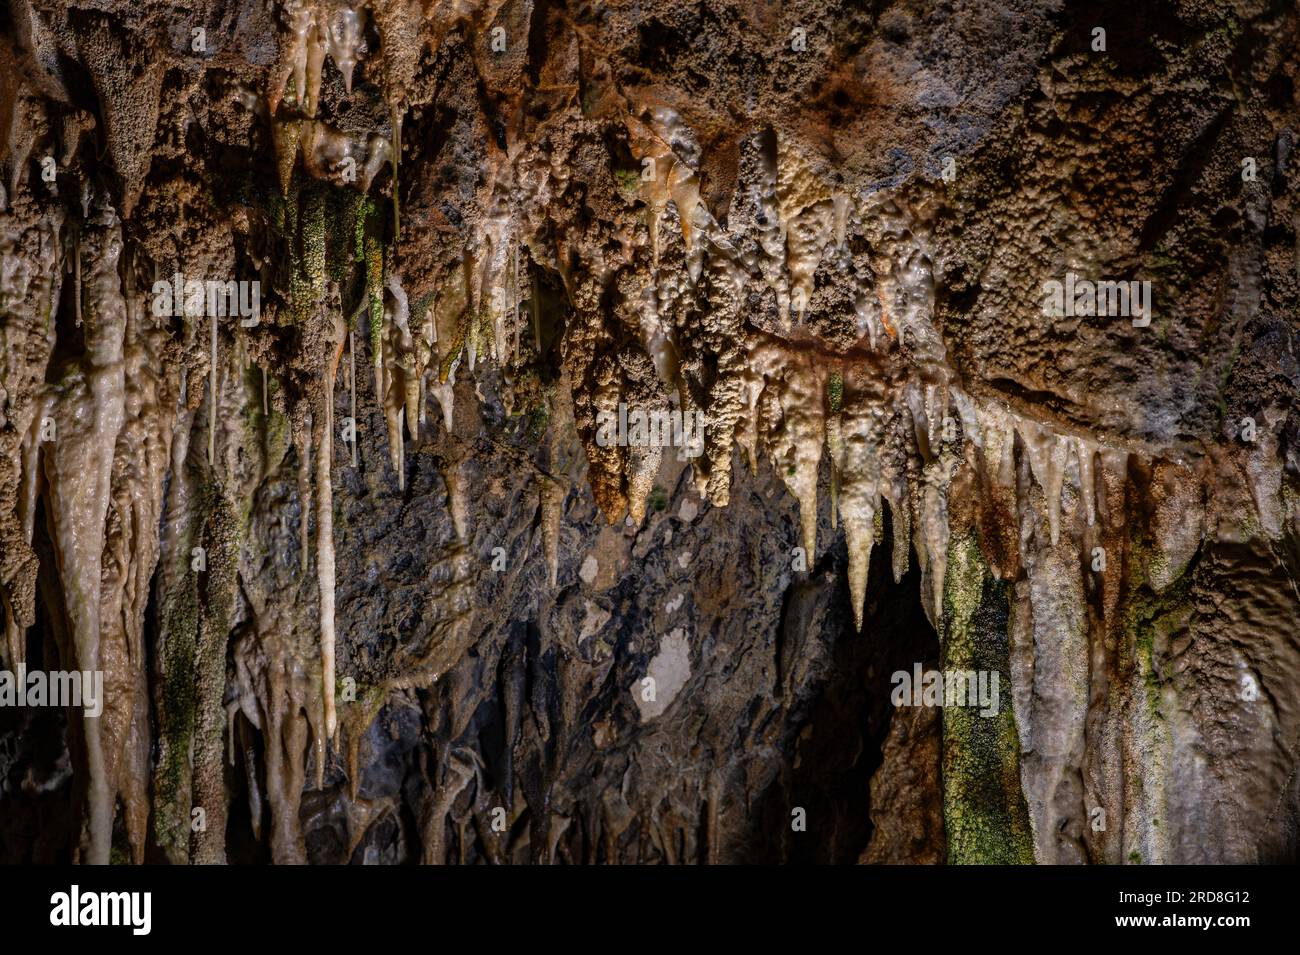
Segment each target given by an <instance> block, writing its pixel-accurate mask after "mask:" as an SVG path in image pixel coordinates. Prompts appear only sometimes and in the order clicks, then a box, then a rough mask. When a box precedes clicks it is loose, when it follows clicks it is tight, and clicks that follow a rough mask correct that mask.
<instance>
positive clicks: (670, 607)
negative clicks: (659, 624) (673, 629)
mask: <svg viewBox="0 0 1300 955" xmlns="http://www.w3.org/2000/svg"><path fill="white" fill-rule="evenodd" d="M685 601H686V595H685V594H678V595H677V596H676V597H674V598H673V599H672V600H670V601H668V603H667V604H665V605H664V613H666V614H674V613H676V612H677V611H678V610H679V609H680V608H681V606H682V604H683V603H684V602H685Z"/></svg>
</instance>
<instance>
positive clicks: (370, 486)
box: [0, 0, 1300, 864]
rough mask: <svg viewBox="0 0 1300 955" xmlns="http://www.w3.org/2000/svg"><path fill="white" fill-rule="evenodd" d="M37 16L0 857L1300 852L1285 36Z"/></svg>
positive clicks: (1116, 21) (19, 28) (1030, 21)
mask: <svg viewBox="0 0 1300 955" xmlns="http://www.w3.org/2000/svg"><path fill="white" fill-rule="evenodd" d="M0 26H2V27H3V28H2V29H0V133H2V134H3V135H0V172H2V173H3V175H2V176H0V181H2V186H3V194H2V195H0V209H2V211H0V342H2V343H3V359H2V364H0V607H2V609H3V624H4V642H3V645H2V646H0V661H2V662H3V667H4V668H5V670H6V672H12V673H16V672H18V671H19V668H20V667H24V668H26V669H27V670H31V671H54V670H64V671H71V670H78V671H87V672H91V671H100V672H102V673H103V679H104V692H103V699H102V701H101V702H102V704H103V711H102V713H100V714H97V715H93V716H92V715H90V713H89V710H88V709H86V708H85V707H76V706H72V707H63V706H49V707H41V706H23V707H19V706H14V705H11V704H6V705H0V859H4V860H5V861H17V862H29V861H32V862H56V861H69V860H75V861H83V862H108V861H120V862H125V861H133V862H137V863H140V862H157V863H162V862H169V863H173V864H181V863H218V862H274V863H302V862H310V863H329V864H339V863H353V864H407V863H426V864H443V863H467V864H469V863H550V862H567V863H601V862H646V863H649V862H663V863H697V862H698V863H733V862H823V863H824V862H836V863H853V862H859V861H861V862H866V863H936V862H957V863H966V862H1039V863H1107V864H1121V863H1175V862H1282V861H1294V860H1295V858H1296V855H1297V851H1298V847H1297V839H1298V838H1300V836H1298V833H1297V822H1298V821H1300V791H1298V785H1297V775H1298V774H1297V765H1298V762H1297V760H1300V694H1298V693H1297V689H1296V688H1297V686H1300V587H1298V586H1297V583H1296V581H1297V577H1300V509H1298V504H1297V502H1298V501H1300V497H1298V496H1297V489H1298V487H1300V485H1298V481H1300V457H1298V456H1297V446H1298V444H1297V441H1298V439H1300V413H1298V412H1297V407H1298V403H1297V394H1298V393H1300V366H1298V365H1297V349H1296V334H1297V316H1300V252H1298V251H1297V250H1298V249H1300V243H1298V240H1297V223H1300V211H1298V210H1300V206H1298V205H1297V201H1298V196H1297V185H1296V183H1297V176H1296V170H1295V158H1294V156H1293V149H1294V145H1295V141H1296V138H1297V135H1300V110H1298V109H1297V92H1296V83H1297V79H1298V78H1297V75H1296V73H1297V69H1298V67H1297V65H1296V64H1297V62H1298V61H1297V59H1296V56H1295V53H1296V49H1297V29H1298V28H1300V22H1298V20H1297V15H1296V11H1295V10H1294V8H1293V7H1290V6H1288V5H1286V4H1272V3H1266V2H1250V0H1239V2H1236V3H1233V4H1216V5H1209V4H1201V3H1196V2H1182V0H1179V2H1175V0H1171V2H1168V3H1162V4H1156V5H1153V6H1151V7H1150V8H1142V9H1135V8H1133V7H1132V6H1131V5H1124V4H1115V3H1089V4H1070V5H1066V4H1060V3H1030V2H1023V3H1022V2H994V3H988V2H980V3H974V2H971V3H967V2H952V3H944V4H937V5H936V4H929V3H920V2H915V3H913V2H908V0H903V2H895V3H884V4H876V5H874V6H872V7H871V8H870V9H860V8H859V6H858V5H856V4H848V3H845V4H839V3H817V4H812V3H806V4H805V3H793V4H785V5H770V4H758V5H754V4H750V3H745V4H741V3H735V4H733V3H722V2H713V0H710V2H706V3H703V4H701V3H698V2H691V3H687V2H676V0H663V2H656V3H651V4H641V3H623V2H612V3H602V4H586V3H559V2H550V0H531V2H530V0H520V2H516V0H507V2H492V3H474V2H469V3H459V4H445V3H426V2H415V0H387V2H383V3H379V2H374V3H365V2H357V3H347V2H343V0H314V2H306V0H285V2H265V3H264V2H250V0H207V2H202V3H196V4H191V5H190V7H189V8H188V12H185V13H181V12H178V11H177V9H176V8H175V6H174V5H172V4H157V3H152V2H148V0H146V2H141V3H134V4H124V3H104V2H95V3H90V2H86V3H80V2H71V3H67V2H58V3H54V2H45V0H13V2H12V3H11V4H10V7H9V9H8V11H7V12H5V13H0ZM1099 28H1100V29H1102V30H1104V36H1103V37H1102V38H1101V39H1100V41H1099V37H1098V34H1097V33H1096V30H1097V29H1099ZM187 282H189V283H199V284H198V286H197V291H195V287H194V286H193V285H187ZM204 282H213V283H223V285H222V286H221V287H219V288H218V289H217V292H220V293H222V294H219V295H215V297H214V293H213V291H212V289H211V288H210V287H206V286H204V285H202V284H201V283H204ZM228 282H229V283H233V284H232V285H231V286H230V289H229V291H230V292H231V297H230V298H229V299H226V298H224V297H222V296H223V295H224V293H225V291H226V289H225V286H224V283H228ZM1052 282H1058V283H1061V286H1062V287H1063V288H1067V289H1069V293H1070V297H1069V299H1068V302H1067V301H1066V299H1064V298H1062V299H1060V300H1059V301H1058V302H1057V303H1056V305H1055V307H1053V306H1052V303H1051V301H1050V299H1051V295H1050V294H1049V283H1052ZM1120 282H1123V283H1126V284H1125V285H1124V286H1123V291H1124V293H1125V294H1124V296H1123V297H1122V298H1121V294H1120V291H1121V290H1120V286H1118V285H1116V284H1114V283H1120ZM1129 282H1133V283H1136V284H1134V285H1133V286H1131V287H1130V286H1129V285H1128V284H1127V283H1129ZM1144 282H1147V283H1150V284H1149V287H1148V292H1149V297H1146V296H1145V295H1139V291H1140V290H1141V289H1142V283H1144ZM1102 283H1111V284H1109V285H1106V286H1103V285H1102ZM1083 289H1086V291H1082V290H1083ZM1130 289H1131V292H1132V294H1131V296H1130V295H1129V292H1130ZM1076 290H1080V291H1078V295H1077V296H1076V295H1074V294H1073V293H1074V292H1075V291H1076ZM1045 299H1047V300H1048V301H1046V302H1045ZM218 313H219V314H218ZM696 421H699V422H702V424H701V427H700V430H699V431H698V432H696V431H692V422H696ZM936 671H938V672H940V673H949V674H951V673H952V672H954V671H960V672H963V673H965V672H969V673H971V674H972V675H976V674H979V675H980V676H981V679H983V680H984V681H985V682H984V684H983V685H984V686H985V687H986V688H987V687H988V681H990V680H992V679H994V678H996V681H997V682H996V686H997V687H998V688H999V690H1000V693H999V696H998V701H999V702H998V704H997V705H996V706H995V707H993V708H992V710H993V711H991V712H990V713H988V714H987V715H981V712H980V710H981V709H982V708H988V707H987V703H988V701H987V700H985V701H984V702H983V703H981V704H980V705H975V706H970V705H962V704H961V702H960V700H958V701H957V702H956V703H953V702H952V701H948V700H945V699H944V698H943V692H942V690H941V691H940V692H939V695H938V697H937V698H932V699H929V700H927V699H926V697H925V693H924V692H922V690H921V688H920V683H921V678H922V677H923V675H924V674H926V673H933V672H936ZM900 673H902V674H906V675H907V676H908V678H909V680H910V679H911V678H912V675H913V674H917V682H918V687H917V694H916V697H915V702H916V703H919V705H912V697H911V695H910V694H909V695H907V697H906V700H905V702H904V703H903V704H901V705H900V702H899V699H900V696H899V689H898V683H899V680H898V674H900ZM0 702H4V701H3V699H0Z"/></svg>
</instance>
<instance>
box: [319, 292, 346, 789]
mask: <svg viewBox="0 0 1300 955" xmlns="http://www.w3.org/2000/svg"><path fill="white" fill-rule="evenodd" d="M343 340H344V334H343V321H342V318H341V316H338V315H336V316H335V319H334V338H333V340H332V341H331V346H330V351H329V355H328V357H327V359H326V363H325V369H324V371H325V374H324V379H325V380H324V397H325V400H324V419H325V420H324V423H323V425H322V427H321V436H320V451H319V453H318V456H317V458H316V579H317V582H318V584H319V586H320V661H321V692H322V698H323V705H324V711H325V735H326V737H327V738H329V739H333V738H334V731H335V729H336V728H337V726H338V716H337V714H336V713H335V710H334V482H333V478H332V476H331V471H332V468H333V464H334V382H335V379H336V378H337V376H338V368H339V359H340V358H341V356H342V354H343ZM318 770H323V761H322V762H321V763H318Z"/></svg>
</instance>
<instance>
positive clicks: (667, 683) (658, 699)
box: [632, 627, 691, 723]
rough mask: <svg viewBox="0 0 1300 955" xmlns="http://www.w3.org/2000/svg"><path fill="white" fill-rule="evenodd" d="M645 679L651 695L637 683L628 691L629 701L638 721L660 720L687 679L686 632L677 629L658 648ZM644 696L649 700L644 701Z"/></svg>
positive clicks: (688, 663) (689, 655)
mask: <svg viewBox="0 0 1300 955" xmlns="http://www.w3.org/2000/svg"><path fill="white" fill-rule="evenodd" d="M646 677H647V678H649V679H651V680H653V681H654V683H653V687H654V693H653V694H650V693H648V692H646V689H647V687H646V685H645V684H643V683H642V682H641V681H640V680H638V681H637V682H636V683H635V684H634V685H633V687H632V699H633V700H634V701H635V703H636V705H637V709H639V710H640V711H641V721H642V722H643V723H644V722H649V721H650V720H652V719H654V718H656V717H658V716H661V715H662V714H663V712H664V711H665V710H667V709H668V707H669V705H671V703H672V702H673V700H675V699H677V695H678V694H679V693H681V691H682V689H683V688H684V687H685V686H686V682H687V681H688V680H689V679H690V678H691V645H690V642H689V641H688V640H687V639H686V631H685V630H683V629H682V628H681V627H677V628H675V629H674V630H672V632H670V633H669V634H668V635H667V636H665V637H664V638H663V641H662V642H661V643H660V644H659V652H658V653H656V654H655V655H654V657H653V658H651V660H650V666H649V667H648V668H647V669H646ZM647 696H653V698H652V699H647V698H646V697H647Z"/></svg>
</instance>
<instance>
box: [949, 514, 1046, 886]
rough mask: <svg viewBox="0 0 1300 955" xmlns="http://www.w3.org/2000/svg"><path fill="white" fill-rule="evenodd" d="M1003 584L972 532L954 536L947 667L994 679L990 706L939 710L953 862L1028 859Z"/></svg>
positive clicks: (1028, 834)
mask: <svg viewBox="0 0 1300 955" xmlns="http://www.w3.org/2000/svg"><path fill="white" fill-rule="evenodd" d="M1008 620H1009V612H1008V597H1007V585H1006V584H1005V583H1004V582H1002V581H1000V580H997V579H996V578H995V577H994V576H993V575H992V573H991V572H990V571H989V569H988V567H987V565H986V564H985V563H984V559H983V557H982V556H981V554H980V548H979V542H978V540H977V538H976V537H975V536H974V535H968V536H964V537H958V538H954V539H953V540H952V541H951V542H950V544H949V548H948V573H947V577H946V579H945V583H944V607H943V621H942V628H941V629H942V631H943V632H942V634H941V637H940V641H941V661H942V668H943V670H944V671H945V672H947V671H952V670H972V671H981V670H982V671H987V672H988V674H989V677H988V679H989V681H990V682H991V681H992V679H993V675H994V674H996V675H997V680H998V707H997V712H996V714H991V715H987V716H985V715H981V713H982V710H981V708H980V707H977V706H945V707H944V710H943V813H944V825H945V828H946V830H947V837H948V861H949V862H950V863H952V864H957V865H964V864H982V865H987V864H995V865H1029V864H1032V863H1033V862H1034V847H1033V836H1032V833H1031V830H1030V826H1029V812H1028V810H1027V808H1026V806H1025V800H1024V795H1023V793H1022V792H1021V789H1020V739H1019V735H1018V734H1017V731H1016V725H1015V717H1014V714H1013V712H1012V707H1011V679H1010V659H1009V654H1008V645H1007V622H1008Z"/></svg>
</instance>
